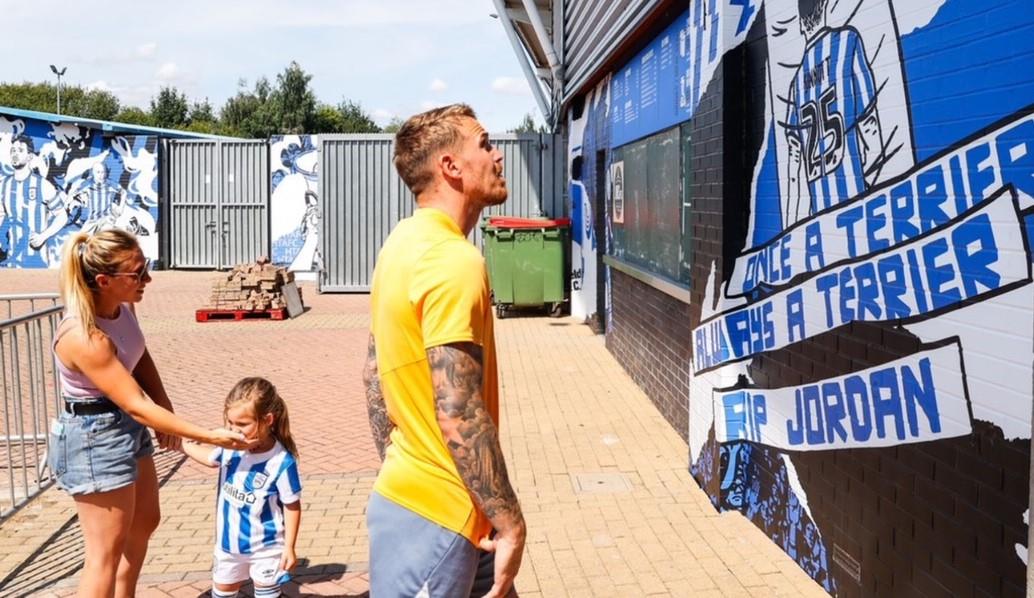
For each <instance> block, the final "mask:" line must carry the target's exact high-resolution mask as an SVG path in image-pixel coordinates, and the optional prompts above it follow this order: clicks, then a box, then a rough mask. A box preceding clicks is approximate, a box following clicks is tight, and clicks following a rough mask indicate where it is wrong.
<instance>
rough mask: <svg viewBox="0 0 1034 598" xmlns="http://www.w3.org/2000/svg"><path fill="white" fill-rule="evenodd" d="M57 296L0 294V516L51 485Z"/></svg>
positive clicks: (59, 313)
mask: <svg viewBox="0 0 1034 598" xmlns="http://www.w3.org/2000/svg"><path fill="white" fill-rule="evenodd" d="M58 301H59V299H58V296H57V294H56V293H45V294H32V295H28V294H19V295H0V317H4V316H6V318H5V319H2V320H0V382H2V383H3V394H2V395H0V398H2V400H3V402H2V405H0V468H2V470H0V521H3V520H4V519H6V518H8V517H9V516H11V515H12V514H14V512H15V511H17V510H18V509H19V508H21V507H22V506H24V505H25V504H26V503H27V502H29V501H30V500H32V499H33V498H34V497H36V496H37V495H38V494H39V493H40V492H42V491H44V490H46V489H47V488H48V487H50V485H51V484H53V478H52V476H50V475H48V472H47V465H46V464H47V449H48V443H49V441H48V436H49V435H48V431H49V420H50V416H51V415H52V414H56V413H57V409H58V407H59V405H58V401H59V400H60V396H59V392H58V390H57V389H58V381H57V368H56V367H55V361H54V359H55V358H54V353H53V351H52V350H51V344H52V342H53V338H54V333H55V332H56V331H57V327H58V324H59V323H60V321H61V311H62V310H63V309H64V308H63V306H62V305H60V304H59V302H58Z"/></svg>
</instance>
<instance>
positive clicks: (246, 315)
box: [194, 307, 287, 322]
mask: <svg viewBox="0 0 1034 598" xmlns="http://www.w3.org/2000/svg"><path fill="white" fill-rule="evenodd" d="M285 318H287V310H286V309H284V308H282V307H281V308H277V309H257V310H254V311H251V310H246V309H199V310H197V311H196V312H194V319H195V320H196V321H198V322H218V321H220V320H228V321H234V322H239V321H241V320H283V319H285Z"/></svg>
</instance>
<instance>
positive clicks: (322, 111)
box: [309, 104, 345, 133]
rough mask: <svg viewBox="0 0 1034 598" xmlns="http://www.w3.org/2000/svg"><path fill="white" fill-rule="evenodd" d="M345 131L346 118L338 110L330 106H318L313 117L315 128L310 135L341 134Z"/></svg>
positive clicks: (313, 127)
mask: <svg viewBox="0 0 1034 598" xmlns="http://www.w3.org/2000/svg"><path fill="white" fill-rule="evenodd" d="M344 129H345V118H344V117H343V116H341V113H340V112H338V109H337V108H335V107H334V106H331V105H330V104H319V105H317V106H316V114H315V115H313V126H312V129H311V130H310V131H309V132H310V133H341V132H342V131H344Z"/></svg>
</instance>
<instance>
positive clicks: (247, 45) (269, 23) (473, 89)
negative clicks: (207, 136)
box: [0, 0, 542, 132]
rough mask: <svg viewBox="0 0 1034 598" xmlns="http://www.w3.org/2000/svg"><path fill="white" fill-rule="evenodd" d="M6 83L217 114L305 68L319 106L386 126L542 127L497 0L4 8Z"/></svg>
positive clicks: (147, 0)
mask: <svg viewBox="0 0 1034 598" xmlns="http://www.w3.org/2000/svg"><path fill="white" fill-rule="evenodd" d="M0 7H2V13H3V16H4V34H3V35H2V36H0V56H4V57H5V59H4V61H3V68H2V69H0V81H4V82H11V83H19V82H23V81H32V82H38V81H51V82H54V81H56V77H55V76H54V74H53V73H51V71H50V66H49V65H51V64H54V65H56V66H57V67H58V68H60V67H62V66H66V67H67V68H68V70H67V72H66V73H65V77H64V78H63V81H64V83H66V84H69V85H82V86H84V87H89V88H101V89H106V90H108V91H111V92H112V93H114V94H115V95H116V96H117V97H118V98H119V100H120V101H121V102H122V104H123V105H124V106H125V105H128V106H138V107H141V108H147V107H148V106H149V103H150V99H151V97H152V96H154V95H155V94H156V93H157V91H158V90H159V89H160V88H161V87H162V86H165V85H172V86H175V87H177V88H178V89H179V90H180V91H182V92H184V93H185V94H186V95H187V97H188V98H190V99H191V100H197V99H204V98H207V99H208V100H209V101H210V102H211V104H212V106H213V108H215V109H217V110H218V109H219V107H221V106H222V104H223V102H224V101H225V100H226V99H227V98H228V97H231V96H233V95H234V94H235V93H236V92H237V89H238V82H239V80H241V79H244V80H245V81H246V82H247V85H248V87H249V88H250V87H251V86H252V85H253V84H254V82H255V80H256V79H257V78H259V77H261V76H266V77H268V78H269V79H270V80H271V81H273V80H275V77H276V75H277V74H278V73H280V72H282V71H283V69H284V67H286V66H287V65H288V64H289V63H290V62H291V61H292V60H294V61H297V62H298V63H299V64H300V65H301V66H302V68H303V69H305V71H306V72H308V73H309V74H310V75H312V81H311V82H310V85H311V86H312V89H313V90H314V91H315V93H316V97H317V98H318V99H319V100H320V101H322V102H326V103H329V104H337V103H338V102H340V101H341V100H343V99H348V100H352V101H357V102H359V103H360V104H361V105H362V106H363V108H364V109H365V110H366V111H367V112H368V113H369V114H371V115H372V116H373V117H374V120H376V121H377V122H378V123H379V124H381V125H383V124H386V123H387V122H388V121H389V120H391V118H392V117H396V116H397V117H401V118H405V117H407V116H409V115H412V114H415V113H417V112H420V111H422V110H425V109H427V108H430V107H433V106H437V105H442V104H449V103H452V102H457V101H463V102H466V103H468V104H470V105H471V106H472V107H473V108H474V109H475V111H477V113H478V116H479V117H480V119H481V121H482V122H483V123H484V124H485V127H486V128H487V129H488V130H489V131H493V132H504V131H506V130H508V129H510V128H513V127H514V126H516V125H517V124H518V123H519V122H520V121H521V119H522V118H523V116H524V115H525V114H526V113H531V114H532V115H533V116H534V117H535V119H536V121H537V122H541V121H542V118H541V116H539V113H538V109H537V108H536V106H535V101H534V99H533V97H532V95H531V91H530V88H529V87H528V83H527V81H526V79H525V78H524V75H523V71H522V69H521V67H520V65H519V63H518V62H517V58H516V56H515V55H514V52H513V49H512V46H511V45H510V43H509V41H508V39H507V36H506V33H505V32H504V30H503V28H502V25H501V24H500V22H499V21H498V20H497V19H494V18H491V17H490V16H489V14H490V13H493V12H495V7H494V4H493V2H492V1H491V0H303V1H302V0H296V1H294V2H285V1H283V0H250V1H247V2H245V1H242V0H207V1H200V0H173V1H168V0H166V1H164V2H157V1H153V0H136V1H135V2H125V1H124V0H122V1H118V2H115V1H111V0H76V1H75V2H69V1H67V0H62V1H57V0H34V1H33V2H14V1H13V0H0Z"/></svg>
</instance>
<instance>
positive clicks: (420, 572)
mask: <svg viewBox="0 0 1034 598" xmlns="http://www.w3.org/2000/svg"><path fill="white" fill-rule="evenodd" d="M366 527H367V529H368V530H369V533H370V598H395V597H398V598H402V597H405V598H414V597H420V598H425V597H426V598H456V597H463V596H478V597H479V598H480V597H481V596H484V595H485V594H486V593H487V592H488V590H489V589H491V588H492V581H493V576H494V573H495V571H494V567H495V555H494V554H493V553H491V552H485V551H483V550H478V548H477V547H476V546H474V545H473V544H471V543H470V542H469V541H468V540H467V539H466V538H464V537H463V536H461V535H459V534H457V533H455V532H452V531H450V530H447V529H445V528H444V527H441V526H439V525H438V524H436V523H433V522H431V521H429V520H427V519H424V518H423V517H421V516H420V515H417V514H416V513H414V512H412V511H410V510H409V509H407V508H405V507H402V506H399V505H397V504H395V503H394V502H392V501H390V500H388V499H386V498H384V497H383V496H381V495H380V494H377V493H376V492H373V493H371V494H370V503H369V504H368V505H367V506H366ZM508 596H510V597H512V598H516V597H517V591H516V590H515V589H514V588H512V587H511V588H510V593H509V594H508Z"/></svg>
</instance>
